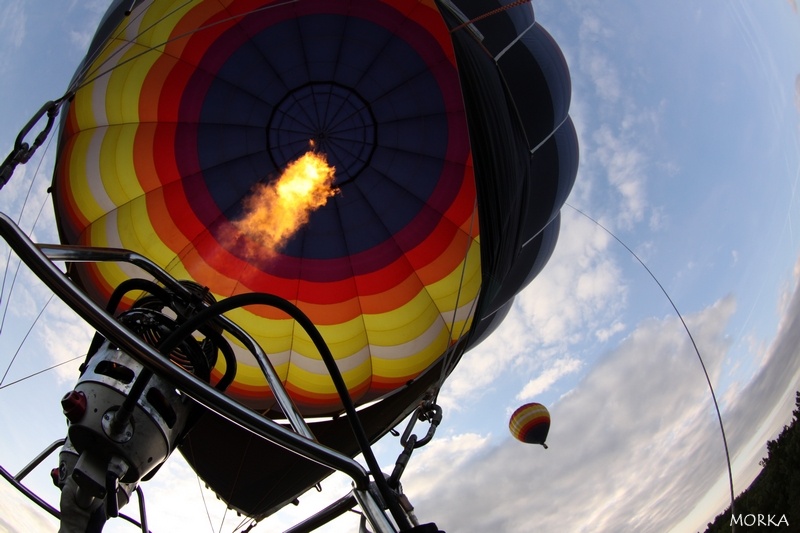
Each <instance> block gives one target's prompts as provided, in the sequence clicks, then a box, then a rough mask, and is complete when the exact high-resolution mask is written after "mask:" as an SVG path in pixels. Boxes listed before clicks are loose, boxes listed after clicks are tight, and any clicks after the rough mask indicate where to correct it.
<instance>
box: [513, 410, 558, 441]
mask: <svg viewBox="0 0 800 533" xmlns="http://www.w3.org/2000/svg"><path fill="white" fill-rule="evenodd" d="M508 429H509V431H511V434H512V435H513V436H514V438H515V439H517V440H518V441H520V442H524V443H526V444H541V445H542V446H544V447H545V449H546V448H547V444H545V443H544V441H545V440H547V432H548V431H550V413H549V412H548V411H547V407H545V406H544V405H542V404H540V403H535V402H534V403H526V404H525V405H522V406H520V407H519V408H517V410H516V411H514V414H512V415H511V419H510V420H509V421H508Z"/></svg>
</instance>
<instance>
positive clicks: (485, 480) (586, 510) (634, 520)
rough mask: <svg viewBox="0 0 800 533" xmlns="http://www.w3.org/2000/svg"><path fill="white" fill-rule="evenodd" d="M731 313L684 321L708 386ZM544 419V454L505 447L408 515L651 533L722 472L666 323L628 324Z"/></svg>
mask: <svg viewBox="0 0 800 533" xmlns="http://www.w3.org/2000/svg"><path fill="white" fill-rule="evenodd" d="M734 309H735V305H734V302H733V300H732V299H725V300H721V301H719V302H717V303H716V304H715V305H713V306H711V307H709V308H708V309H706V310H704V311H702V312H701V313H698V314H696V315H693V316H690V317H687V321H688V323H689V325H690V328H691V329H692V331H693V332H694V334H695V340H696V341H697V343H698V346H699V347H700V350H701V352H702V353H703V355H704V358H705V362H706V365H707V366H708V368H709V370H710V372H711V375H712V377H713V376H716V375H717V374H718V373H719V369H720V367H721V361H722V357H723V355H724V354H725V352H726V350H727V348H728V344H729V341H728V339H727V338H726V335H725V329H726V327H727V324H728V321H729V320H730V318H731V316H732V314H733V311H734ZM795 365H796V363H795ZM740 403H741V402H740ZM666 406H668V408H666V409H665V407H666ZM551 413H552V426H551V433H550V438H549V439H548V443H549V444H550V449H548V450H547V451H543V450H541V449H540V448H530V447H524V446H522V445H520V444H519V443H517V442H514V441H513V440H511V439H506V440H505V441H503V443H502V444H500V445H498V446H495V447H493V448H492V449H491V450H487V451H484V452H482V453H481V454H480V455H479V456H476V457H477V460H474V461H468V462H467V463H465V464H464V465H463V466H462V467H461V468H460V469H458V470H457V471H456V472H455V473H454V474H453V477H452V478H451V479H450V480H449V481H448V482H447V483H443V484H442V485H439V486H436V487H431V489H430V494H436V495H438V496H437V497H435V498H431V500H430V503H428V502H427V501H422V502H421V503H417V504H416V505H417V507H418V510H419V511H420V513H419V514H420V515H421V516H424V517H426V518H428V517H430V518H431V519H434V518H435V519H436V521H437V523H438V525H439V526H440V527H442V528H443V529H446V530H454V531H456V530H457V531H488V530H496V531H508V532H514V531H529V530H530V529H529V528H530V526H531V524H536V527H537V530H538V531H545V532H546V531H631V530H636V531H663V530H664V528H666V527H667V526H668V525H669V524H671V523H673V522H675V521H677V520H680V519H681V518H682V517H683V513H684V512H685V510H686V508H687V506H690V505H693V503H694V502H695V501H696V500H697V499H699V498H700V497H701V496H702V495H703V494H705V492H706V490H707V489H708V488H709V487H710V486H711V484H713V483H714V482H715V481H716V479H717V477H718V474H719V472H720V471H721V470H722V468H723V465H724V458H723V454H722V451H721V450H722V445H721V439H720V436H719V429H718V426H716V421H715V418H714V417H713V415H711V412H710V400H709V396H708V390H707V386H706V384H705V379H704V378H703V376H702V373H701V371H700V369H699V366H698V364H697V360H696V356H695V354H694V352H693V349H692V348H691V344H690V342H689V339H688V338H687V336H686V334H685V332H684V331H683V329H682V327H681V325H680V323H679V321H678V320H677V319H675V318H671V317H670V318H667V319H664V320H654V319H651V320H647V321H645V322H643V323H642V324H640V325H639V327H638V328H637V329H636V331H635V332H634V333H632V334H631V335H630V336H629V337H628V338H627V339H626V340H625V341H624V342H623V343H622V344H621V345H620V346H619V348H618V349H616V350H615V351H614V352H613V353H609V354H608V355H607V356H606V357H605V358H604V359H603V360H602V361H600V362H599V363H598V364H597V365H596V366H595V367H594V368H592V370H591V371H590V373H589V374H588V375H587V377H586V378H585V379H584V380H583V382H582V383H581V384H580V385H579V386H578V387H577V388H575V389H574V390H573V391H572V393H571V394H570V395H567V396H566V397H564V398H563V399H562V400H561V401H560V402H559V403H557V404H556V405H554V406H553V407H552V408H551ZM737 420H738V418H737ZM737 435H738V438H740V437H741V433H738V432H737ZM737 442H738V441H737ZM532 495H535V496H534V497H532ZM713 511H715V510H712V511H711V512H713ZM706 512H709V511H708V510H706Z"/></svg>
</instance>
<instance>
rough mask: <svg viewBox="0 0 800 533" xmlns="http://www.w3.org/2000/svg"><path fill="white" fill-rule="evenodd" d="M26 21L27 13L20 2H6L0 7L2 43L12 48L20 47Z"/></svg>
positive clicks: (23, 39)
mask: <svg viewBox="0 0 800 533" xmlns="http://www.w3.org/2000/svg"><path fill="white" fill-rule="evenodd" d="M27 22H28V15H27V14H26V13H25V7H24V4H22V3H21V2H8V3H6V5H5V6H3V7H2V8H0V35H3V39H2V42H3V45H4V46H10V47H12V48H20V47H22V44H23V42H24V41H25V35H26V26H27Z"/></svg>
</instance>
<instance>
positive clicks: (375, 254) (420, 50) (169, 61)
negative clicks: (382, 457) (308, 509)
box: [53, 0, 578, 515]
mask: <svg viewBox="0 0 800 533" xmlns="http://www.w3.org/2000/svg"><path fill="white" fill-rule="evenodd" d="M71 88H72V90H73V92H74V96H73V98H72V99H71V101H70V103H69V105H68V108H67V110H66V112H65V113H63V115H62V116H63V121H62V128H61V133H60V138H59V153H58V160H57V164H56V171H55V175H54V183H53V195H54V204H55V210H56V216H57V220H58V224H59V232H60V236H61V239H62V241H63V242H64V243H65V244H71V245H87V246H106V247H119V248H126V249H130V250H133V251H135V252H138V253H140V254H142V255H144V256H146V257H148V258H150V259H152V260H153V261H154V262H155V263H157V264H158V265H160V266H161V267H163V268H164V269H166V270H167V271H169V272H170V273H171V274H172V275H173V276H175V277H176V278H178V279H182V280H188V281H189V282H192V283H196V284H198V285H199V286H202V287H207V288H208V290H209V291H210V294H211V295H212V296H213V297H214V298H215V299H216V300H218V301H219V300H224V299H225V298H227V297H230V296H233V295H238V294H242V293H250V292H263V293H272V294H275V295H277V296H280V297H281V298H284V299H285V300H288V301H289V302H291V303H293V304H294V305H296V306H297V307H298V308H300V309H301V310H302V311H303V312H304V313H305V314H307V316H308V317H309V318H310V320H311V321H312V322H313V323H314V324H315V325H316V326H317V327H318V329H319V331H320V333H321V335H322V336H323V337H324V338H325V340H326V342H327V344H328V345H329V347H330V351H331V352H332V353H333V356H334V357H335V359H336V360H337V363H338V365H339V368H340V370H341V373H342V375H343V378H344V381H345V383H346V385H347V387H348V389H349V393H350V395H351V397H352V399H353V401H354V402H355V403H356V404H357V405H364V406H365V404H368V403H371V402H375V401H376V400H379V401H377V402H376V403H372V404H371V405H370V406H368V407H367V406H365V407H364V408H363V409H362V410H361V411H360V419H361V422H362V424H363V425H364V428H365V431H366V433H367V435H368V436H369V438H370V439H371V440H372V441H374V440H376V439H378V438H380V437H381V436H382V435H384V434H385V433H386V432H388V431H389V429H390V428H391V427H393V426H394V425H396V424H397V423H398V422H400V421H401V420H402V419H403V418H404V417H405V416H407V415H408V414H409V413H410V412H411V411H412V410H413V409H415V407H416V405H418V403H419V400H420V398H422V397H423V396H424V395H425V394H426V393H428V391H429V390H431V389H433V390H437V387H438V386H440V384H441V382H442V380H443V379H444V378H446V377H447V376H448V375H449V374H450V372H452V370H453V368H454V367H455V365H456V363H457V362H458V361H459V359H460V358H461V356H462V355H463V354H464V352H465V351H466V350H467V349H469V348H470V347H472V346H475V345H476V344H477V343H479V342H480V341H481V340H483V339H484V338H486V336H488V335H489V334H490V333H491V332H492V331H493V330H494V329H495V328H496V327H497V325H498V324H499V323H500V322H501V321H502V319H503V318H504V316H505V315H506V314H507V313H508V311H509V309H510V307H511V305H512V302H513V298H514V296H515V295H516V294H517V293H518V292H519V291H520V290H522V288H523V287H525V286H526V285H527V284H528V283H529V282H530V281H531V280H532V279H533V277H534V276H536V275H537V274H538V273H539V272H540V271H541V269H542V268H543V267H544V265H545V263H546V262H547V260H548V259H549V257H550V256H551V254H552V252H553V250H554V247H555V242H556V239H557V236H558V231H559V225H560V215H559V213H560V209H561V206H562V205H563V203H564V202H565V200H566V198H567V196H568V194H569V192H570V190H571V188H572V185H573V182H574V179H575V175H576V172H577V164H578V146H577V136H576V133H575V129H574V127H573V124H572V121H571V120H570V118H569V115H568V109H569V102H570V91H571V86H570V78H569V73H568V69H567V65H566V62H565V61H564V57H563V55H562V54H561V51H560V50H559V48H558V46H557V44H556V43H555V41H554V40H553V39H552V38H551V37H550V35H549V34H548V33H547V32H546V31H545V30H544V29H543V28H542V27H541V26H540V25H539V24H538V23H537V22H536V21H535V20H534V13H533V9H532V8H531V6H530V4H529V3H528V2H508V1H502V2H501V1H496V0H469V1H457V0H454V1H418V0H384V1H379V0H299V1H292V2H286V1H265V0H228V1H225V2H220V1H219V0H190V1H186V0H157V1H144V2H139V1H134V2H131V0H116V1H113V2H112V5H111V7H110V8H109V10H108V12H107V13H106V15H105V16H104V18H103V20H102V22H101V24H100V27H99V28H98V30H97V33H96V35H95V37H94V39H93V41H92V43H91V45H90V48H89V51H88V53H87V55H86V58H85V59H84V61H83V63H82V64H81V66H80V68H79V69H78V71H77V72H76V74H75V77H74V79H73V83H72V85H71ZM308 152H311V153H314V154H318V155H320V156H322V159H323V160H324V162H325V163H326V164H327V165H329V166H330V167H332V168H333V181H332V183H330V187H331V189H330V191H328V192H325V193H324V194H322V197H323V200H322V201H320V202H319V203H318V204H315V205H314V206H313V208H310V209H309V210H307V211H305V212H304V214H303V216H302V217H301V220H300V221H299V223H298V224H297V225H296V226H293V229H292V233H286V234H284V233H281V235H280V237H279V238H277V240H275V242H277V243H278V244H277V245H275V246H273V245H272V244H270V245H269V247H267V244H265V243H267V242H270V243H272V242H273V240H274V239H273V238H272V237H269V238H265V237H263V236H262V235H261V234H260V229H264V227H265V226H272V225H273V222H270V220H274V217H273V218H272V219H270V218H269V217H267V218H263V219H261V218H258V217H256V218H255V219H252V218H251V217H250V215H251V212H252V210H253V208H254V205H253V204H254V201H253V197H254V191H255V189H259V190H261V189H264V188H267V189H270V188H272V187H273V186H276V183H277V182H278V180H279V179H280V176H281V175H282V174H283V172H284V170H285V169H286V168H287V167H289V166H292V164H293V163H294V162H297V161H298V160H300V159H301V158H303V157H304V154H306V153H308ZM323 174H326V172H323ZM255 203H256V204H257V203H258V201H256V202H255ZM270 205H273V204H270ZM255 207H258V206H255ZM273 209H274V208H272V207H271V208H269V209H268V211H270V212H272V211H273ZM273 214H274V213H273ZM278 218H280V219H283V218H285V217H283V216H281V217H278ZM245 219H247V220H248V221H249V222H252V220H256V223H255V229H252V228H253V225H252V224H251V225H248V224H244V223H243V222H242V221H243V220H245ZM259 220H263V221H265V222H258V221H259ZM259 228H260V229H259ZM135 270H136V269H135V268H134V267H127V266H117V265H116V264H109V263H103V264H91V263H85V264H78V263H75V264H73V265H71V267H70V275H71V276H73V278H74V279H75V280H77V281H78V282H79V283H80V284H81V285H82V286H83V287H84V288H85V290H86V291H87V292H88V293H89V294H90V295H91V296H92V297H93V298H94V299H95V300H97V301H98V302H100V303H102V304H105V302H106V301H107V300H108V299H109V296H110V295H111V294H112V292H113V291H114V288H115V287H117V286H118V285H119V284H120V283H121V282H123V281H124V280H126V279H128V278H130V277H132V276H135V275H141V273H140V272H138V271H136V272H134V271H135ZM133 297H135V294H134V295H131V299H130V300H125V301H123V302H122V307H123V308H124V307H125V306H130V305H131V304H132V303H133ZM126 298H127V297H126ZM227 316H228V317H229V318H230V319H231V320H232V321H234V322H236V323H237V324H240V325H241V326H242V328H244V329H245V330H246V331H247V332H248V333H250V334H251V335H252V336H253V338H254V339H255V340H256V341H257V342H258V343H259V345H261V346H262V347H263V349H264V351H266V352H267V354H268V355H269V357H270V359H271V361H272V364H273V365H274V367H275V368H276V370H277V372H278V374H279V375H280V379H281V380H282V381H283V383H284V385H285V388H286V390H287V391H288V393H289V395H290V396H291V397H292V400H293V401H294V403H295V404H296V405H297V407H298V409H299V411H300V412H301V413H302V414H303V415H313V416H327V417H328V419H327V420H323V421H320V422H315V423H314V424H312V426H313V429H314V434H315V436H316V438H317V439H318V441H319V442H321V443H323V444H325V445H327V446H330V447H332V448H335V449H337V450H339V451H341V452H343V453H346V454H349V455H350V456H353V455H355V454H356V453H358V451H359V448H358V446H357V444H356V442H355V440H354V438H353V435H352V432H351V430H350V427H349V424H348V422H347V421H346V420H344V418H346V417H341V416H338V415H339V414H340V413H341V411H342V402H341V401H340V399H339V396H338V395H337V392H336V390H335V388H334V386H333V384H332V382H331V379H330V376H329V375H328V372H327V370H326V367H325V365H324V364H323V363H322V361H321V359H320V356H319V353H318V351H317V350H316V349H315V347H314V345H313V344H312V343H311V342H310V341H309V337H308V335H307V334H306V333H305V332H304V331H303V330H302V329H301V328H299V327H297V325H296V323H295V321H294V320H292V319H290V318H289V317H287V316H286V315H285V314H283V313H282V312H280V311H277V310H275V309H272V308H268V307H264V306H252V307H247V308H243V309H239V310H235V311H232V312H230V313H229V314H228V315H227ZM232 344H233V345H234V350H236V355H237V358H238V359H239V360H238V365H237V367H238V370H237V372H236V375H235V377H234V378H233V381H232V383H231V384H230V385H229V386H228V387H227V388H226V389H225V392H226V394H228V395H229V396H231V397H234V398H236V399H237V400H239V401H241V402H242V403H244V404H246V405H247V406H249V407H251V408H253V409H256V410H258V411H259V412H264V413H267V414H268V415H269V416H275V417H276V418H277V417H280V416H282V415H281V414H280V413H278V412H276V408H275V400H274V397H273V395H272V393H271V391H270V389H269V386H268V385H267V382H266V380H265V379H264V377H263V375H262V373H261V371H260V370H259V367H258V365H257V364H256V363H255V361H254V360H253V359H252V357H251V356H250V354H249V353H247V352H246V351H245V350H241V349H238V347H237V346H236V345H235V343H232ZM225 370H226V363H225V359H224V358H221V357H220V358H218V359H217V362H216V366H215V367H214V368H213V369H212V370H211V373H210V380H211V382H212V384H213V383H215V382H217V381H218V380H220V379H222V376H223V375H224V374H225ZM180 450H181V452H182V453H183V454H184V456H185V457H186V459H187V461H189V463H190V464H191V465H192V466H193V468H195V470H196V471H197V472H198V474H199V475H200V476H201V477H202V478H203V479H204V480H205V481H206V482H207V483H208V484H209V485H210V486H211V487H212V488H213V489H214V490H215V491H216V492H217V493H218V494H219V495H220V497H221V498H222V499H223V500H224V501H225V502H227V503H228V504H229V505H231V506H232V507H234V508H236V509H238V510H241V511H242V512H244V513H247V514H249V515H264V514H267V513H269V512H272V511H273V510H275V509H276V508H278V507H280V506H282V505H284V504H285V503H286V502H290V501H293V500H294V499H295V497H296V496H297V495H298V494H300V493H302V492H303V491H305V490H306V489H308V488H309V487H311V486H313V485H314V484H315V483H317V482H318V481H319V480H320V479H321V478H323V477H325V476H326V475H328V474H329V473H330V471H329V469H328V468H326V467H323V466H320V465H318V464H315V463H312V462H310V461H308V460H306V459H303V458H300V457H298V456H296V455H295V454H293V453H290V452H288V451H286V450H285V449H283V448H281V447H280V446H277V445H274V444H271V443H269V442H266V441H263V440H261V439H259V438H257V437H254V436H253V435H252V434H251V433H249V432H248V431H246V430H244V429H242V428H240V427H239V426H237V425H235V424H233V423H231V422H229V421H228V420H227V419H225V418H223V417H221V416H217V415H216V414H214V413H211V412H208V413H205V414H204V415H203V416H202V417H200V418H199V420H198V421H197V423H196V424H195V425H194V427H193V428H192V429H191V430H190V431H189V432H188V433H187V435H186V436H185V438H184V439H183V440H182V442H181V445H180ZM254 487H258V490H254Z"/></svg>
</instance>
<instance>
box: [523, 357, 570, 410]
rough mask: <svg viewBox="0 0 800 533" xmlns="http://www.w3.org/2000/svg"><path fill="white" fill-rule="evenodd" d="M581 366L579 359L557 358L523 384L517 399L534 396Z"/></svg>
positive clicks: (528, 398) (527, 398)
mask: <svg viewBox="0 0 800 533" xmlns="http://www.w3.org/2000/svg"><path fill="white" fill-rule="evenodd" d="M582 366H583V363H582V362H581V361H580V360H578V359H573V358H571V357H564V358H561V359H557V360H556V361H555V363H554V364H553V365H552V366H551V367H550V368H547V369H546V370H544V371H543V372H541V373H540V374H539V375H538V376H537V377H535V378H534V379H532V380H530V381H529V382H528V383H526V384H525V386H524V387H523V388H522V391H521V392H520V393H519V394H517V400H520V401H524V400H530V399H532V398H535V397H536V396H538V395H540V394H542V393H543V392H545V391H547V390H549V389H550V387H552V386H553V384H555V383H556V382H557V381H558V380H559V379H561V378H562V377H564V376H567V375H569V374H573V373H575V372H577V371H578V370H580V369H581V367H582Z"/></svg>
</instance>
